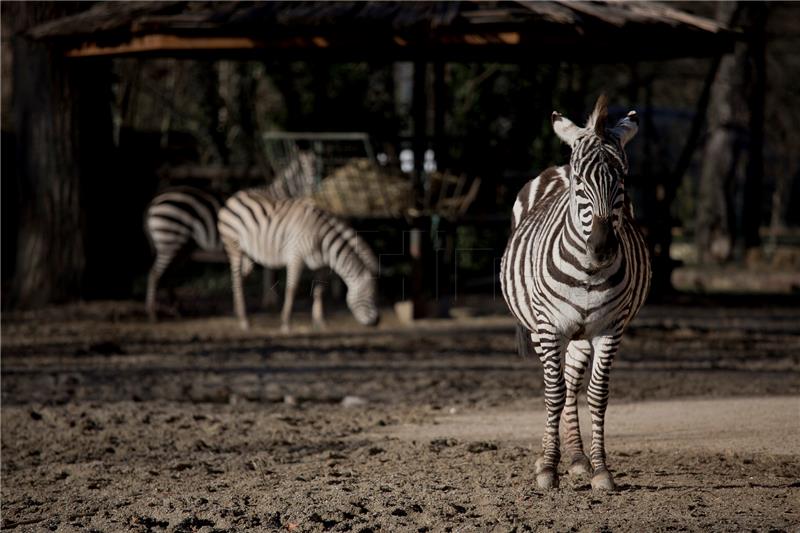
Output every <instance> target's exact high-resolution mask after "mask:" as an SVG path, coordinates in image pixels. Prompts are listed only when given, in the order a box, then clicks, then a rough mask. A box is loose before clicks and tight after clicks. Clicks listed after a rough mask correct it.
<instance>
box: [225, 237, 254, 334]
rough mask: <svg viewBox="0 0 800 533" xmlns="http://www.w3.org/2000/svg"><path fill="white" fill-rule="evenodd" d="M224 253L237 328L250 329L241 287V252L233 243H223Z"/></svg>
mask: <svg viewBox="0 0 800 533" xmlns="http://www.w3.org/2000/svg"><path fill="white" fill-rule="evenodd" d="M223 244H224V245H225V253H226V254H227V255H228V262H229V263H230V267H231V289H232V290H233V310H234V312H235V313H236V317H237V318H238V319H239V327H241V328H242V329H243V330H248V329H250V321H249V320H248V319H247V309H246V307H245V301H244V288H243V287H242V251H241V250H240V249H239V245H238V244H237V243H234V242H228V241H226V242H224V243H223Z"/></svg>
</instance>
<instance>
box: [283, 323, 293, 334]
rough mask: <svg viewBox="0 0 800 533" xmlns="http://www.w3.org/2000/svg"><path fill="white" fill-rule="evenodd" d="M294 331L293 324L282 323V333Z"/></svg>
mask: <svg viewBox="0 0 800 533" xmlns="http://www.w3.org/2000/svg"><path fill="white" fill-rule="evenodd" d="M291 331H292V328H291V326H289V324H281V333H289V332H291Z"/></svg>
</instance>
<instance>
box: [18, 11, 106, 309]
mask: <svg viewBox="0 0 800 533" xmlns="http://www.w3.org/2000/svg"><path fill="white" fill-rule="evenodd" d="M85 7H86V6H80V5H74V4H72V3H64V4H59V3H49V2H48V3H45V2H35V3H19V4H9V5H7V6H4V9H5V10H7V12H5V13H4V15H7V16H10V17H11V18H12V19H13V21H14V22H13V25H14V34H15V35H14V37H13V44H12V46H13V62H14V68H13V80H12V83H13V101H14V106H13V128H14V134H15V136H16V149H15V157H16V170H17V172H16V179H17V190H18V205H19V206H20V227H19V233H18V241H17V242H18V246H17V257H16V268H15V277H14V284H13V288H12V299H13V300H14V303H15V304H16V305H18V306H21V307H32V306H38V305H42V304H45V303H49V302H59V301H65V300H68V299H72V298H75V297H78V296H79V295H80V294H81V289H82V287H83V282H84V269H85V267H86V250H87V235H86V231H85V230H86V227H87V225H86V220H85V210H84V207H85V199H84V197H83V195H82V188H81V179H82V175H85V176H91V175H93V174H96V173H94V172H92V167H93V166H94V162H93V161H92V159H91V157H84V158H82V157H81V153H83V154H87V155H88V154H96V153H99V154H100V156H101V158H102V157H103V156H105V157H108V155H107V154H108V151H107V150H106V151H105V152H104V149H105V148H106V147H105V146H104V145H102V144H100V145H98V144H97V143H96V142H95V141H96V140H97V138H98V137H92V136H91V133H90V132H91V131H92V129H93V126H94V125H95V124H97V122H98V121H100V122H103V121H104V117H105V115H108V119H109V120H108V124H107V125H108V131H107V132H105V134H107V136H108V143H109V144H110V142H111V127H110V126H111V123H110V113H109V111H108V110H106V111H105V113H104V112H103V108H102V106H103V105H104V104H107V103H108V102H109V99H108V98H106V99H105V100H98V99H97V89H96V87H97V86H98V76H97V75H96V71H95V68H96V65H95V64H92V63H87V62H83V63H81V64H72V63H70V62H68V61H66V60H65V59H64V57H63V56H62V54H61V53H60V52H59V51H58V50H54V49H52V48H49V47H48V46H46V45H44V44H42V43H39V42H35V41H32V40H30V39H28V38H26V37H25V36H24V35H23V34H22V33H23V32H24V31H25V30H26V29H28V28H30V27H32V26H34V25H36V24H38V23H41V22H43V21H45V20H49V19H52V18H56V17H60V16H64V15H67V14H70V13H72V12H75V11H77V10H80V9H85ZM101 78H102V76H101ZM99 81H100V84H102V83H103V80H102V79H101V80H99ZM105 81H107V79H106V80H105ZM106 89H108V85H106ZM105 107H107V108H110V106H108V105H106V106H105ZM98 110H99V112H98ZM104 125H105V124H104ZM87 133H88V134H87Z"/></svg>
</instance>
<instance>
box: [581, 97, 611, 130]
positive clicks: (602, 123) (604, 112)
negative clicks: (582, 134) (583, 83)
mask: <svg viewBox="0 0 800 533" xmlns="http://www.w3.org/2000/svg"><path fill="white" fill-rule="evenodd" d="M607 120H608V97H607V96H606V95H605V93H603V94H601V95H600V96H599V97H598V98H597V103H595V104H594V111H592V114H591V115H590V116H589V120H587V121H586V128H587V129H593V130H594V133H595V134H596V135H597V136H598V137H602V138H605V136H606V122H607Z"/></svg>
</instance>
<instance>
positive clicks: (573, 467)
mask: <svg viewBox="0 0 800 533" xmlns="http://www.w3.org/2000/svg"><path fill="white" fill-rule="evenodd" d="M567 471H568V472H569V475H571V476H576V477H578V476H590V475H592V464H591V463H590V462H589V458H588V457H586V456H585V455H583V454H580V455H576V456H575V457H573V459H572V462H570V464H569V467H568V468H567Z"/></svg>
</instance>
